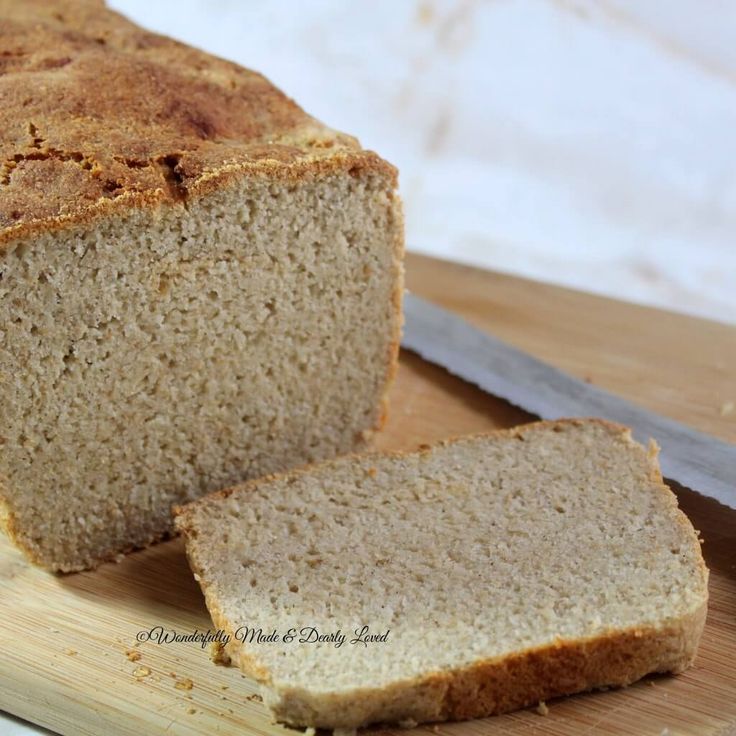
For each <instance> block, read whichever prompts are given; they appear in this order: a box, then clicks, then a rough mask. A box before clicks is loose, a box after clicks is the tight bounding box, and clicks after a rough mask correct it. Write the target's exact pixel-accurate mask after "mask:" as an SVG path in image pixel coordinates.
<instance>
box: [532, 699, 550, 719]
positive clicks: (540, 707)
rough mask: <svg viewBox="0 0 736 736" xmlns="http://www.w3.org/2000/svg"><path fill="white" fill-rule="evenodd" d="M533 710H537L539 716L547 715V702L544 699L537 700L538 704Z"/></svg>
mask: <svg viewBox="0 0 736 736" xmlns="http://www.w3.org/2000/svg"><path fill="white" fill-rule="evenodd" d="M535 710H536V711H537V713H539V715H540V716H546V715H549V708H548V707H547V703H545V702H544V700H540V701H539V705H537V707H536V709H535Z"/></svg>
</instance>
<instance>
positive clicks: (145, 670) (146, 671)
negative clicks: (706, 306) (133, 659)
mask: <svg viewBox="0 0 736 736" xmlns="http://www.w3.org/2000/svg"><path fill="white" fill-rule="evenodd" d="M150 674H151V668H150V667H145V666H140V667H136V668H135V669H134V670H133V677H136V678H138V679H139V680H140V679H142V678H144V677H148V675H150Z"/></svg>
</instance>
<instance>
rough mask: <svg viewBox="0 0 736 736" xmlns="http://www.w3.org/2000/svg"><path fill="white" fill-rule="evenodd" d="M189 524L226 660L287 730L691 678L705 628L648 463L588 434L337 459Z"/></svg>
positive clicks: (692, 550) (695, 554)
mask: <svg viewBox="0 0 736 736" xmlns="http://www.w3.org/2000/svg"><path fill="white" fill-rule="evenodd" d="M176 523H177V526H178V528H179V529H180V530H181V531H182V532H183V533H184V535H185V539H186V547H187V554H188V556H189V560H190V563H191V566H192V569H193V571H194V573H195V576H196V577H197V579H198V580H199V582H200V584H201V586H202V589H203V591H204V594H205V598H206V601H207V606H208V608H209V610H210V613H211V614H212V618H213V620H214V623H215V626H217V627H218V628H220V629H223V630H224V631H225V632H227V633H228V634H229V636H230V637H231V639H230V641H229V642H228V644H227V651H228V653H229V655H230V656H231V657H232V658H233V660H234V661H235V662H237V663H238V664H239V666H240V667H241V669H242V670H243V672H245V673H246V674H248V675H250V676H252V677H254V678H256V679H258V680H259V681H260V682H261V683H262V684H263V688H264V699H265V700H266V702H267V704H268V705H269V706H270V707H271V708H272V709H273V712H274V714H275V716H276V718H277V719H278V720H280V721H284V722H286V723H288V724H291V725H295V726H313V727H325V728H336V727H358V726H361V725H365V724H368V723H373V722H380V721H417V722H421V721H433V720H445V719H463V718H473V717H478V716H485V715H489V714H494V713H501V712H504V711H508V710H511V709H514V708H519V707H521V706H525V705H530V704H536V703H538V702H539V701H540V700H545V699H547V698H551V697H554V696H558V695H564V694H569V693H575V692H578V691H583V690H588V689H591V688H598V687H603V686H610V685H626V684H628V683H631V682H633V681H634V680H637V679H638V678H640V677H642V676H643V675H645V674H647V673H649V672H680V671H681V670H684V669H685V668H686V667H687V666H688V665H689V664H690V663H691V662H692V661H693V658H694V656H695V651H696V648H697V645H698V640H699V638H700V634H701V631H702V628H703V624H704V621H705V613H706V603H707V577H708V573H707V570H706V568H705V565H704V562H703V557H702V555H701V551H700V544H699V541H698V537H697V535H696V533H695V531H694V530H693V528H692V526H691V524H690V522H689V521H688V520H687V518H686V517H685V516H684V514H683V513H682V512H681V511H680V510H679V509H678V507H677V500H676V498H675V496H674V494H673V493H672V492H671V491H670V490H669V488H667V486H665V485H664V484H663V482H662V477H661V475H660V472H659V469H658V465H657V461H656V452H653V451H652V450H650V451H649V452H647V451H646V450H645V449H644V448H643V447H641V446H640V445H638V444H637V443H635V442H634V441H633V440H632V439H631V436H630V434H629V432H628V431H627V430H626V429H625V428H623V427H620V426H616V425H611V424H607V423H604V422H601V421H596V420H568V421H560V422H540V423H537V424H533V425H528V426H524V427H520V428H518V429H514V430H511V431H504V432H499V433H494V434H490V435H486V436H476V437H470V438H464V439H459V440H454V441H451V442H446V443H442V444H439V445H437V446H435V447H432V448H427V449H423V450H421V451H419V452H416V453H411V454H393V455H390V454H389V455H366V456H364V457H347V458H342V459H338V460H333V461H331V462H327V463H324V464H321V465H317V466H314V467H311V468H307V469H304V470H298V471H292V472H289V473H287V474H283V475H275V476H273V477H271V478H267V479H262V480H256V481H252V482H250V483H246V484H244V485H240V486H238V487H236V488H233V489H230V490H227V491H223V492H221V493H215V494H212V495H209V496H207V497H206V498H203V499H201V500H199V501H196V502H194V503H193V504H190V505H187V506H186V507H184V508H183V509H179V510H178V517H177V522H176ZM259 630H260V631H261V632H262V634H263V637H264V638H263V640H262V641H261V642H260V643H259V642H258V641H257V639H258V631H259ZM272 632H275V633H276V637H277V638H274V637H273V635H272ZM315 632H316V633H315ZM338 632H339V633H338ZM292 635H293V637H294V638H290V637H291V636H292ZM340 635H342V639H341V638H340ZM269 637H270V638H269ZM320 637H321V638H320Z"/></svg>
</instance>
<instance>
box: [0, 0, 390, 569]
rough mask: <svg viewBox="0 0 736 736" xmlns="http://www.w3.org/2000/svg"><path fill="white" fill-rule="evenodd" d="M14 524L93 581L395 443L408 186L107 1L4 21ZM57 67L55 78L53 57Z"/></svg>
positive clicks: (22, 536) (1, 425) (0, 447)
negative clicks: (375, 434)
mask: <svg viewBox="0 0 736 736" xmlns="http://www.w3.org/2000/svg"><path fill="white" fill-rule="evenodd" d="M0 20H1V22H0V28H1V29H2V30H0V36H2V35H3V34H6V33H7V34H9V36H11V37H12V43H13V48H16V47H18V48H25V49H28V52H27V53H25V52H24V53H23V54H19V55H17V56H16V55H13V56H12V58H10V59H9V60H8V64H7V65H6V68H4V72H5V73H4V74H3V75H0V98H2V99H3V105H2V106H0V129H2V130H3V136H2V141H0V147H1V148H2V149H3V150H2V159H3V160H4V161H6V162H9V163H6V164H5V166H4V168H3V169H2V171H0V512H2V513H0V520H1V521H4V524H5V526H6V528H7V529H8V531H9V532H10V535H11V537H12V538H13V539H14V540H15V542H16V543H17V544H18V545H19V546H20V547H21V548H22V549H23V550H24V551H25V552H26V553H27V554H28V555H29V556H30V557H31V558H32V559H33V560H34V561H35V562H37V563H39V564H41V565H44V566H46V567H48V568H51V569H54V570H62V571H69V570H78V569H82V568H86V567H90V566H94V565H96V564H97V563H99V562H100V561H102V560H105V559H110V558H113V557H115V556H116V555H117V554H118V553H120V552H123V551H125V550H128V549H131V548H134V547H139V546H143V545H146V544H148V543H150V542H152V541H154V540H156V539H158V538H160V537H162V536H163V535H165V534H166V533H168V532H169V531H170V529H171V511H170V510H171V506H172V504H175V503H183V502H186V501H188V500H191V499H194V498H197V497H199V496H200V495H202V494H203V493H205V492H207V491H211V490H215V489H218V488H222V487H223V486H228V485H231V484H233V483H235V482H238V481H240V480H243V479H247V478H251V477H257V476H261V475H263V474H266V473H270V472H274V471H277V470H283V469H285V468H288V467H291V466H294V465H300V464H303V463H306V462H311V461H314V460H318V459H324V458H327V457H331V456H334V455H336V454H338V453H344V452H346V451H349V450H351V449H354V448H355V447H356V446H359V445H360V443H361V442H362V441H363V440H364V439H365V437H366V436H367V434H368V433H370V431H371V430H373V429H374V428H377V427H379V426H380V425H381V422H382V420H383V415H384V398H383V397H384V396H385V392H386V390H387V386H388V383H389V381H390V378H391V376H392V373H393V371H394V368H395V362H396V357H397V353H398V342H399V330H400V299H401V283H402V277H401V257H402V248H403V238H402V221H401V210H400V203H399V199H398V197H397V195H396V172H395V170H394V169H393V168H392V167H391V166H390V165H389V164H387V163H385V162H384V161H382V160H381V159H380V158H379V157H378V156H376V155H375V154H373V153H371V152H368V151H364V150H362V149H361V148H360V146H359V145H358V144H357V142H356V141H355V140H354V139H352V138H349V137H348V136H344V135H342V134H339V133H336V132H334V131H332V130H330V129H329V128H326V127H325V126H323V125H321V124H320V123H318V122H317V121H315V120H313V119H312V118H310V117H309V116H308V115H306V114H305V113H304V112H303V111H302V110H301V109H300V108H299V107H297V105H296V104H294V103H293V102H292V101H291V100H289V99H288V98H287V97H285V96H284V95H283V94H282V93H281V92H279V91H278V90H277V89H275V88H274V87H273V86H272V85H270V84H269V83H268V82H267V80H265V79H264V78H263V77H261V76H260V75H259V74H256V73H254V72H250V71H247V70H245V69H242V68H240V67H237V66H236V65H234V64H230V63H229V62H225V61H222V60H220V59H216V58H214V57H211V56H209V55H207V54H204V53H202V52H199V51H196V50H194V49H190V48H188V47H186V46H183V45H182V44H178V43H176V42H174V41H172V40H170V39H166V38H163V37H160V36H156V35H154V34H151V33H147V32H146V31H143V30H142V29H140V28H137V27H136V26H134V25H133V24H131V23H128V22H127V21H125V20H124V19H123V18H121V17H120V16H117V15H116V14H114V13H112V12H110V11H107V10H106V9H104V7H103V6H102V4H101V3H64V2H54V3H43V2H34V3H11V2H4V1H3V0H0ZM50 58H53V59H62V60H63V62H64V63H59V64H57V65H56V66H50V65H49V62H48V60H49V59H50Z"/></svg>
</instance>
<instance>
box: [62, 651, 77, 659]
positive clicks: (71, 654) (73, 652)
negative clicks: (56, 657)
mask: <svg viewBox="0 0 736 736" xmlns="http://www.w3.org/2000/svg"><path fill="white" fill-rule="evenodd" d="M77 653H78V652H77V650H76V649H65V650H64V654H68V655H69V656H70V657H75V656H76V655H77Z"/></svg>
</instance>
